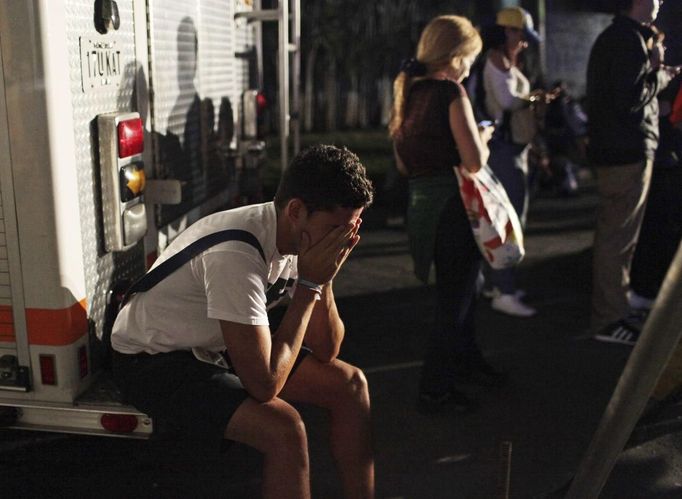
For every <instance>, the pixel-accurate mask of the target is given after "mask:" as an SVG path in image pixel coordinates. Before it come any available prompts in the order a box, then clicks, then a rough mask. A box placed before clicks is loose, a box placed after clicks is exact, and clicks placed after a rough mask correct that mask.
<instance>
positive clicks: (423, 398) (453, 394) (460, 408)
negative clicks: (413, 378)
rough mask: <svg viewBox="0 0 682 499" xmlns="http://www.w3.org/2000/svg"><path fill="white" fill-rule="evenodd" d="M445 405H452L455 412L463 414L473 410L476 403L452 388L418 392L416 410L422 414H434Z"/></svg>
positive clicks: (476, 405) (445, 406)
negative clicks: (437, 392) (442, 391)
mask: <svg viewBox="0 0 682 499" xmlns="http://www.w3.org/2000/svg"><path fill="white" fill-rule="evenodd" d="M447 407H452V408H453V409H454V410H455V412H458V413H460V414H464V413H467V412H473V411H474V410H475V409H476V408H477V407H478V404H477V403H476V401H475V400H473V399H472V398H470V397H468V396H467V395H465V394H464V393H462V392H460V391H459V390H456V389H454V388H452V389H450V390H449V391H447V392H445V393H441V394H433V393H420V394H419V398H418V399H417V410H418V411H419V412H421V413H422V414H435V413H436V412H440V411H441V410H443V409H445V408H447Z"/></svg>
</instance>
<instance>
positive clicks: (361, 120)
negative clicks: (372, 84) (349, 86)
mask: <svg viewBox="0 0 682 499" xmlns="http://www.w3.org/2000/svg"><path fill="white" fill-rule="evenodd" d="M368 94H369V85H368V84H367V78H361V79H360V95H359V102H358V126H359V127H360V128H367V127H368V126H369V112H370V111H369V95H368Z"/></svg>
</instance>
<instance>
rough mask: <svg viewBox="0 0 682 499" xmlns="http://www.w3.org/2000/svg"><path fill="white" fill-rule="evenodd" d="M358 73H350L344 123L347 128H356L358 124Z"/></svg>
mask: <svg viewBox="0 0 682 499" xmlns="http://www.w3.org/2000/svg"><path fill="white" fill-rule="evenodd" d="M358 101H359V97H358V73H357V71H352V72H351V75H350V89H349V90H348V95H347V98H346V117H345V120H344V125H345V126H346V127H347V128H356V127H357V125H358V104H359V102H358Z"/></svg>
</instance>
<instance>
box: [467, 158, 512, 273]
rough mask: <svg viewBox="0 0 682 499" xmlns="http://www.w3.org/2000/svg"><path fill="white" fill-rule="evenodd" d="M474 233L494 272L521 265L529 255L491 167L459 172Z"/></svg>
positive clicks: (509, 204) (509, 205) (505, 195)
mask: <svg viewBox="0 0 682 499" xmlns="http://www.w3.org/2000/svg"><path fill="white" fill-rule="evenodd" d="M455 173H456V174H457V182H458V183H459V190H460V194H461V196H462V202H463V203H464V208H465V209H466V212H467V215H468V217H469V221H470V223H471V230H472V232H473V234H474V239H475V240H476V244H477V245H478V248H479V249H480V251H481V253H482V254H483V256H484V257H485V259H486V260H487V261H488V263H489V264H490V266H491V267H492V268H494V269H504V268H509V267H513V266H514V265H516V264H518V263H519V262H520V261H521V260H522V259H523V256H524V255H525V249H524V246H523V232H522V229H521V222H520V221H519V217H518V215H517V214H516V210H514V207H513V206H512V204H511V201H509V197H508V196H507V193H506V191H505V190H504V187H503V186H502V184H501V183H500V181H499V180H498V179H497V177H496V176H495V174H494V173H493V171H492V170H491V169H490V167H489V166H488V165H486V166H484V167H483V168H481V170H479V171H478V172H476V173H471V172H469V171H468V170H466V169H465V168H461V167H459V168H455Z"/></svg>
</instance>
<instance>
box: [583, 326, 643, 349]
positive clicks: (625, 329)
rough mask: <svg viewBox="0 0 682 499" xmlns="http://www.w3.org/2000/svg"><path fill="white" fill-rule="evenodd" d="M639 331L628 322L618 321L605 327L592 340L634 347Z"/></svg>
mask: <svg viewBox="0 0 682 499" xmlns="http://www.w3.org/2000/svg"><path fill="white" fill-rule="evenodd" d="M639 334H640V330H639V329H637V327H635V326H634V325H633V324H631V323H630V322H628V321H625V320H620V321H618V322H616V323H614V324H611V325H608V326H606V327H605V328H604V329H602V330H601V331H599V332H598V333H597V334H596V335H594V339H595V340H598V341H605V342H607V343H620V344H622V345H630V346H632V345H634V344H635V343H637V340H638V339H639Z"/></svg>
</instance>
